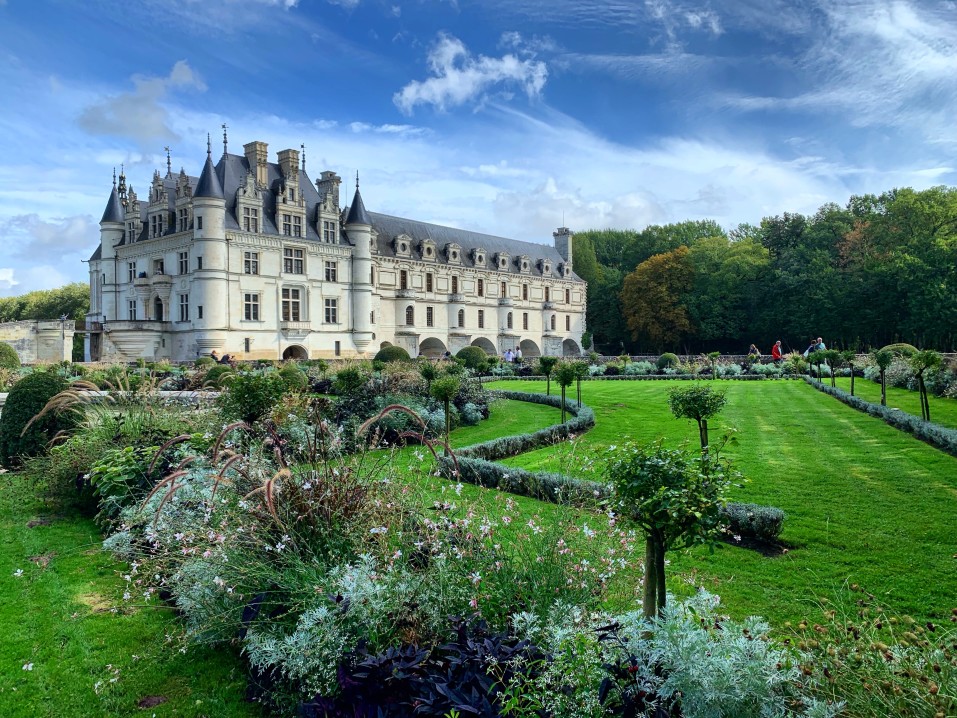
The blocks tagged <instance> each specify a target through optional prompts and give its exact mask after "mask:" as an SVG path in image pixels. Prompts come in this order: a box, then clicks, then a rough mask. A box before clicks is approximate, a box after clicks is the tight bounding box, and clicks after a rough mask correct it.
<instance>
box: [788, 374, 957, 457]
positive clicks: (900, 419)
mask: <svg viewBox="0 0 957 718" xmlns="http://www.w3.org/2000/svg"><path fill="white" fill-rule="evenodd" d="M805 381H807V383H808V384H810V385H811V386H813V387H814V388H815V389H817V390H818V391H822V392H824V393H825V394H830V395H831V396H833V397H834V398H835V399H837V400H838V401H841V402H843V403H845V404H847V405H848V406H849V407H851V408H852V409H857V410H858V411H862V412H864V413H865V414H870V415H871V416H875V417H877V418H878V419H882V420H883V421H884V422H885V423H887V424H890V425H891V426H893V427H894V428H895V429H899V430H900V431H906V432H907V433H908V434H911V435H913V436H915V437H916V438H918V439H920V440H921V441H924V442H926V443H928V444H930V445H931V446H933V447H934V448H935V449H940V450H941V451H943V452H946V453H948V454H951V455H952V456H957V429H948V428H947V427H945V426H941V425H940V424H935V423H933V422H931V421H924V420H923V419H921V418H919V417H916V416H914V415H913V414H908V413H907V412H906V411H901V410H900V409H891V408H890V407H887V406H882V405H881V404H875V403H873V402H870V401H865V400H864V399H861V398H860V397H858V396H851V395H850V393H849V392H846V391H844V390H843V389H838V388H836V387H832V386H830V385H827V384H824V383H822V382H819V381H817V380H816V379H811V378H809V377H805Z"/></svg>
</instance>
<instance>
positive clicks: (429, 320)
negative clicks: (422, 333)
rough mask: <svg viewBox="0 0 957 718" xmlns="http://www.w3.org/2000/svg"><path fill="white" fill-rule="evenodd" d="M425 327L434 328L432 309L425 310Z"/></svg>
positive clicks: (433, 312) (433, 311)
mask: <svg viewBox="0 0 957 718" xmlns="http://www.w3.org/2000/svg"><path fill="white" fill-rule="evenodd" d="M425 326H427V327H434V326H435V310H434V309H433V308H432V307H426V308H425Z"/></svg>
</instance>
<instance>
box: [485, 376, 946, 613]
mask: <svg viewBox="0 0 957 718" xmlns="http://www.w3.org/2000/svg"><path fill="white" fill-rule="evenodd" d="M717 385H718V386H719V387H720V388H722V389H726V390H727V392H728V399H729V401H728V405H727V407H726V408H725V410H724V411H723V413H722V415H721V416H720V417H719V418H718V420H716V421H714V422H713V426H712V438H713V439H714V438H716V437H717V436H718V435H719V434H720V433H721V428H722V427H723V426H729V425H730V426H734V427H736V429H737V443H736V444H735V445H734V446H732V447H728V449H726V451H725V454H726V455H727V456H729V457H732V458H734V460H735V462H736V464H737V466H738V468H739V469H740V470H741V471H742V472H743V473H744V474H745V476H746V477H748V478H749V479H750V482H749V483H748V484H746V486H745V487H744V488H740V489H736V490H735V492H734V496H733V499H734V500H737V501H749V502H753V503H760V504H768V505H773V506H778V507H780V508H782V509H783V510H784V511H785V512H786V514H787V519H786V521H785V528H784V533H783V535H782V539H783V540H784V541H785V542H787V543H789V544H791V546H792V549H791V550H790V551H789V552H788V553H786V554H784V555H781V556H778V557H776V558H766V557H764V556H762V555H761V554H759V553H756V552H754V551H750V550H747V549H744V548H739V547H733V546H728V545H721V546H719V547H718V548H717V549H716V550H715V551H714V553H709V552H708V551H707V550H696V551H694V552H691V553H686V554H679V553H675V554H674V555H673V556H672V557H671V558H672V567H671V572H672V573H671V576H672V580H671V581H670V583H669V590H672V591H675V592H679V593H680V592H686V591H688V590H689V583H690V584H693V585H703V586H705V587H706V588H708V589H709V590H712V591H714V592H716V593H718V594H719V595H721V596H722V598H723V599H724V601H725V603H726V605H727V609H728V611H729V612H730V613H732V614H735V615H739V616H741V615H746V614H761V615H764V616H766V617H768V618H771V619H772V620H773V621H781V620H788V619H793V618H798V617H800V616H802V615H803V614H804V613H805V611H806V607H807V606H808V604H810V603H813V602H815V601H816V600H818V599H819V598H820V597H826V596H833V595H834V593H835V592H837V591H838V590H840V589H841V587H842V586H843V585H844V584H845V583H857V584H859V585H861V586H862V587H863V588H864V589H866V590H867V591H869V592H871V593H873V594H875V595H876V596H877V597H878V598H879V600H881V601H882V602H884V603H885V604H886V605H887V606H888V607H889V608H891V609H892V610H894V611H897V612H901V613H910V614H912V615H914V616H915V617H917V618H933V619H937V620H939V619H942V618H946V617H947V616H949V615H950V611H951V609H952V608H954V607H955V606H957V530H955V528H957V524H955V519H954V517H955V516H957V458H954V457H951V456H948V455H946V454H944V453H942V452H940V451H938V450H936V449H933V448H932V447H930V446H928V445H926V444H924V443H922V442H920V441H918V440H916V439H914V438H912V437H910V436H909V435H907V434H904V433H902V432H900V431H898V430H896V429H893V428H891V427H890V426H887V425H886V424H884V423H883V422H881V421H880V420H878V419H875V418H872V417H869V416H867V415H865V414H862V413H860V412H857V411H855V410H854V409H851V408H850V407H847V406H845V405H844V404H841V403H840V402H838V401H836V400H834V399H832V398H831V397H828V396H826V395H824V394H822V393H820V392H817V391H816V390H814V389H813V388H811V387H810V386H807V385H806V384H805V383H804V382H800V381H777V382H771V381H769V382H718V383H717ZM673 386H675V384H672V383H671V382H640V381H637V382H585V383H583V385H582V393H583V397H582V398H583V401H584V402H585V403H586V404H588V405H589V406H591V407H592V408H593V409H595V412H596V415H597V419H598V424H597V426H596V427H595V428H594V429H593V430H592V431H591V432H589V433H587V434H585V435H584V436H583V437H582V438H581V440H580V442H579V449H578V450H579V451H584V450H587V449H591V450H600V448H601V447H604V446H608V445H610V444H617V443H621V442H622V441H623V440H625V439H627V438H631V439H634V440H637V441H642V442H645V441H653V440H656V439H659V438H663V439H664V441H665V443H666V444H669V445H677V444H681V443H683V442H687V444H688V445H689V447H691V448H694V447H695V446H696V445H697V427H696V425H694V423H693V422H689V421H685V420H680V421H679V420H676V419H674V418H673V417H672V415H671V413H670V411H669V409H668V404H667V398H666V394H667V391H668V390H669V389H670V388H671V387H673ZM492 387H493V388H494V387H501V388H509V389H521V390H524V391H540V392H544V390H545V384H544V383H540V384H538V383H530V382H522V383H521V385H518V384H517V383H515V382H511V383H510V382H498V383H496V384H493V385H492ZM506 463H510V464H513V465H518V466H523V467H526V468H531V469H549V470H554V471H566V472H567V471H568V470H569V465H570V462H569V461H568V452H567V449H564V450H563V449H562V448H561V447H549V448H546V449H541V450H538V451H534V452H531V453H528V454H525V455H522V456H520V457H516V458H514V459H511V460H509V461H508V462H506ZM591 478H594V476H591ZM679 574H683V575H682V576H679Z"/></svg>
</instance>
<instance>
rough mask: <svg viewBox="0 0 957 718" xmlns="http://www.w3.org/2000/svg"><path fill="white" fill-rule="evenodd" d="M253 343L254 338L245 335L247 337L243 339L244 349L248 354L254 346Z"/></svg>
mask: <svg viewBox="0 0 957 718" xmlns="http://www.w3.org/2000/svg"><path fill="white" fill-rule="evenodd" d="M252 345H253V340H252V339H250V338H249V337H245V338H244V339H243V351H244V352H245V353H246V354H249V350H250V349H251V348H252Z"/></svg>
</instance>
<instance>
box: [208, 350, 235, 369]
mask: <svg viewBox="0 0 957 718" xmlns="http://www.w3.org/2000/svg"><path fill="white" fill-rule="evenodd" d="M209 356H210V357H212V359H213V361H214V362H216V363H217V364H225V365H227V366H236V360H235V359H233V357H231V356H230V355H229V354H223V355H222V356H219V354H218V353H217V352H216V350H215V349H213V351H211V352H210V353H209Z"/></svg>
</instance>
